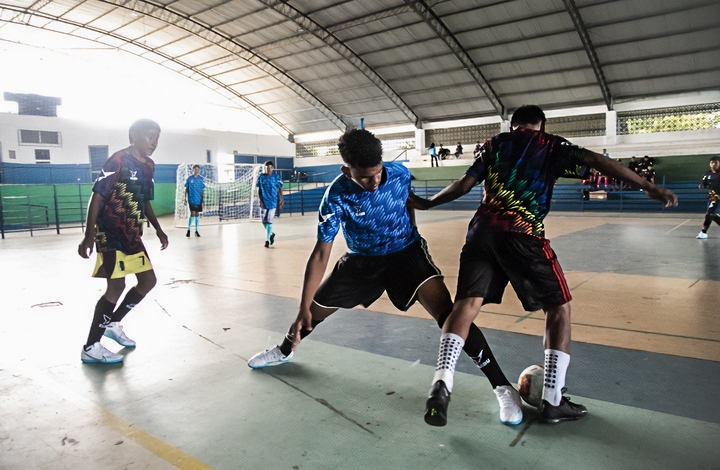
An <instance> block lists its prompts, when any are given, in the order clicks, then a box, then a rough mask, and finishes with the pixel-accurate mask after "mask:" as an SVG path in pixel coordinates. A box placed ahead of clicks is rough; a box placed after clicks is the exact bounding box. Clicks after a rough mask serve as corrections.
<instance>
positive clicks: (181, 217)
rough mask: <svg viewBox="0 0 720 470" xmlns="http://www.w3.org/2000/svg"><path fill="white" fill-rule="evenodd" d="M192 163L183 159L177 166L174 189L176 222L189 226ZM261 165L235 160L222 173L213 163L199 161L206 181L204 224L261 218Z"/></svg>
mask: <svg viewBox="0 0 720 470" xmlns="http://www.w3.org/2000/svg"><path fill="white" fill-rule="evenodd" d="M192 167H193V164H187V163H182V164H180V165H179V166H178V169H177V179H176V183H177V184H176V189H175V226H176V227H185V226H187V221H188V217H189V216H190V209H189V208H188V206H187V204H185V181H186V180H187V179H188V177H189V176H191V175H192V174H193V168H192ZM261 171H262V165H250V164H240V163H236V164H234V165H232V166H231V165H228V166H227V168H226V169H223V174H219V172H218V168H217V167H216V166H213V165H200V176H202V177H203V179H204V181H205V197H204V201H203V211H202V213H201V214H200V217H201V218H202V223H203V224H220V223H226V222H240V221H244V220H259V219H260V204H259V203H258V200H257V191H256V189H255V187H256V185H257V178H258V175H259V174H260V172H261Z"/></svg>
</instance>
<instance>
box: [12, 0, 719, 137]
mask: <svg viewBox="0 0 720 470" xmlns="http://www.w3.org/2000/svg"><path fill="white" fill-rule="evenodd" d="M3 22H10V23H15V24H21V25H26V26H27V27H34V28H42V29H46V30H51V31H56V32H59V33H64V34H70V35H74V36H80V37H83V38H85V39H89V40H92V41H95V42H98V43H100V44H104V45H106V46H108V47H112V48H116V49H119V50H123V51H126V52H128V53H131V54H135V55H138V56H141V57H143V58H146V59H148V60H151V61H153V62H155V63H157V64H159V65H162V66H164V67H168V68H170V69H172V70H174V71H176V72H177V73H180V74H183V75H185V76H188V77H190V78H192V79H193V80H195V81H197V82H199V83H201V84H203V85H205V86H208V87H210V88H212V89H214V90H216V91H217V92H219V93H221V94H222V95H224V96H226V97H227V98H228V99H229V100H231V101H232V102H234V103H235V104H236V105H237V106H238V107H240V108H242V109H245V110H247V111H250V112H251V113H253V114H254V115H255V116H256V117H258V118H260V119H261V120H263V121H264V122H266V123H268V124H269V125H271V126H272V127H273V128H275V129H276V130H277V131H278V132H279V133H281V134H283V135H286V136H287V137H288V138H290V139H292V136H293V135H295V134H305V133H310V132H318V131H326V130H334V129H344V128H346V127H347V126H349V125H351V124H352V122H353V119H352V118H358V117H364V118H365V119H366V121H367V122H368V123H372V126H373V127H385V126H393V125H403V124H413V125H415V126H417V127H421V126H422V125H423V123H428V122H434V121H443V120H453V119H462V118H469V117H483V116H501V117H503V118H505V117H507V115H508V113H509V112H511V111H512V110H513V109H515V108H517V107H518V106H521V105H523V104H528V103H534V104H538V105H540V106H542V107H544V108H547V109H552V108H562V107H572V106H585V105H603V104H604V105H606V106H607V107H608V108H609V109H612V108H613V106H614V103H616V102H622V101H631V100H637V99H641V98H645V97H654V96H664V95H675V94H681V93H687V92H696V91H701V90H718V89H720V1H718V0H682V1H679V0H652V1H650V0H507V1H503V0H448V1H442V0H437V1H425V0H404V1H403V0H292V1H278V0H202V1H200V0H154V1H144V0H42V1H31V0H27V1H26V0H5V1H0V27H1V26H2V23H3Z"/></svg>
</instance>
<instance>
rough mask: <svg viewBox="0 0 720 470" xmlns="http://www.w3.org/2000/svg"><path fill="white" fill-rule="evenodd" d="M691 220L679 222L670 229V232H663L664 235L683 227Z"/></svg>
mask: <svg viewBox="0 0 720 470" xmlns="http://www.w3.org/2000/svg"><path fill="white" fill-rule="evenodd" d="M691 220H692V219H685V221H684V222H681V223H679V224H677V225H676V226H674V227H673V228H671V229H670V230H668V231H667V232H665V233H664V235H667V234H668V233H670V232H672V231H673V230H675V229H678V228H680V227H682V226H683V225H685V224H686V223H688V222H690V221H691Z"/></svg>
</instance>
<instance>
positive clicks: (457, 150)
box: [455, 142, 463, 158]
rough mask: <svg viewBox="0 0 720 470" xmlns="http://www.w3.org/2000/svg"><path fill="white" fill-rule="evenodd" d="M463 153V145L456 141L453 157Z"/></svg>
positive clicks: (458, 156)
mask: <svg viewBox="0 0 720 470" xmlns="http://www.w3.org/2000/svg"><path fill="white" fill-rule="evenodd" d="M462 153H463V146H462V144H461V143H460V142H458V144H457V147H455V158H460V155H462Z"/></svg>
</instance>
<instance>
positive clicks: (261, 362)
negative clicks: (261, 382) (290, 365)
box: [248, 346, 294, 369]
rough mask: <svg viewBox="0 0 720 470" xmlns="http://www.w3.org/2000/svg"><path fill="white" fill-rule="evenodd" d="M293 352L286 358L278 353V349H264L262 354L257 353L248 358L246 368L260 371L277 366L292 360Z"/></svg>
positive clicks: (276, 347)
mask: <svg viewBox="0 0 720 470" xmlns="http://www.w3.org/2000/svg"><path fill="white" fill-rule="evenodd" d="M293 354H294V351H290V354H288V355H287V356H285V355H283V353H282V352H280V348H279V347H278V346H275V347H274V348H272V349H266V350H265V351H263V352H259V353H257V354H255V355H254V356H253V357H251V358H250V360H249V361H248V366H250V368H251V369H262V368H263V367H269V366H277V365H280V364H283V363H285V362H288V361H290V360H291V359H292V357H293Z"/></svg>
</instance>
